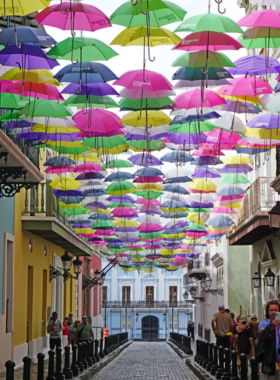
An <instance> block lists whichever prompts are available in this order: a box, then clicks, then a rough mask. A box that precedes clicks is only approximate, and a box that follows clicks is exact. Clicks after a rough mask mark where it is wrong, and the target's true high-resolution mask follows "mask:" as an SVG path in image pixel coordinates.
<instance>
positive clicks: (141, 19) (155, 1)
mask: <svg viewBox="0 0 280 380" xmlns="http://www.w3.org/2000/svg"><path fill="white" fill-rule="evenodd" d="M147 5H148V6H147ZM141 8H142V9H141ZM142 10H143V13H142ZM148 10H149V18H150V24H151V26H152V27H161V26H163V25H167V24H172V23H173V22H178V21H182V20H183V19H184V17H185V15H186V13H187V12H186V11H185V10H184V9H182V8H181V7H179V6H178V5H176V4H174V3H171V2H170V1H165V0H140V1H138V2H137V4H136V5H135V6H132V5H131V2H129V1H128V2H126V3H124V4H122V5H121V6H120V7H119V8H117V9H116V10H115V12H114V13H113V14H112V15H111V17H110V23H111V24H117V25H122V26H126V27H127V28H134V27H137V26H146V25H147V16H146V14H144V13H147V11H148Z"/></svg>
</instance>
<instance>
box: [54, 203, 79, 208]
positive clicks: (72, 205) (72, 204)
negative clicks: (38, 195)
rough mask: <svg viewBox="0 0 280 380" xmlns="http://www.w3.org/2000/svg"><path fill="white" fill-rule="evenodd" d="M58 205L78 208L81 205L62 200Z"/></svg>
mask: <svg viewBox="0 0 280 380" xmlns="http://www.w3.org/2000/svg"><path fill="white" fill-rule="evenodd" d="M58 204H59V206H62V207H64V208H78V207H80V206H82V204H81V203H71V204H66V203H64V202H58Z"/></svg>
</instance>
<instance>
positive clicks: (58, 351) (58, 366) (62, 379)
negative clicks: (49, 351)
mask: <svg viewBox="0 0 280 380" xmlns="http://www.w3.org/2000/svg"><path fill="white" fill-rule="evenodd" d="M55 352H56V363H55V364H56V365H55V374H54V376H55V378H56V380H65V376H64V375H63V373H62V371H61V354H62V348H60V347H57V349H56V351H55Z"/></svg>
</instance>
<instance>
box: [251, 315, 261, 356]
mask: <svg viewBox="0 0 280 380" xmlns="http://www.w3.org/2000/svg"><path fill="white" fill-rule="evenodd" d="M250 326H251V329H252V332H253V340H254V347H255V350H256V348H257V344H258V340H259V334H258V330H259V322H258V317H257V314H252V315H251V322H250Z"/></svg>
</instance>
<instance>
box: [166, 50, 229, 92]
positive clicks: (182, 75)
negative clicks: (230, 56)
mask: <svg viewBox="0 0 280 380" xmlns="http://www.w3.org/2000/svg"><path fill="white" fill-rule="evenodd" d="M202 53H203V52H202ZM186 54H188V55H193V54H196V52H191V53H186ZM200 54H201V53H200ZM210 54H211V53H210ZM213 54H221V53H216V52H213ZM184 55H185V54H183V55H182V56H181V57H183V56H184ZM202 55H204V54H202ZM204 58H205V57H203V58H202V59H204ZM175 62H176V61H175ZM175 62H174V63H175ZM191 64H192V65H194V64H195V63H191ZM203 64H205V59H204V63H203ZM212 64H214V63H212ZM202 69H203V67H180V68H179V69H178V70H177V71H176V73H175V74H174V75H173V77H172V79H173V80H179V83H182V84H184V82H185V81H186V82H189V81H195V82H197V81H202V80H204V81H205V80H206V74H204V73H203V72H202ZM229 78H233V76H232V75H231V74H230V73H229V72H228V71H227V70H225V69H224V68H223V67H210V66H209V68H208V80H210V81H211V80H216V81H221V80H226V79H229ZM176 87H177V85H176V86H175V87H173V88H176Z"/></svg>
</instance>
